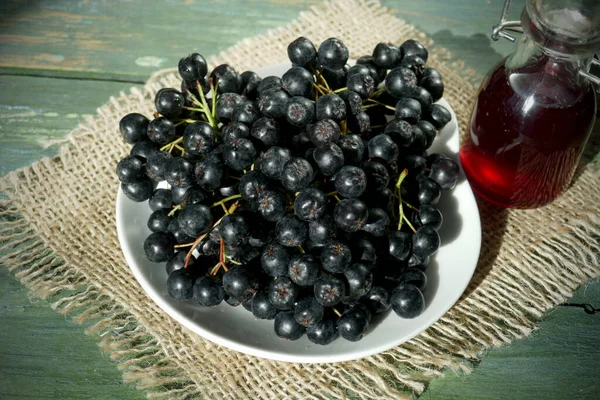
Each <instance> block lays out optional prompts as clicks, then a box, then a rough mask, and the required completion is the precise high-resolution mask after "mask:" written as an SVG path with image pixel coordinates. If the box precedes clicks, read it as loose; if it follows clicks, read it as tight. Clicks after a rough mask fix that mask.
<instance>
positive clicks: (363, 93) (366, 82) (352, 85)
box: [348, 74, 376, 99]
mask: <svg viewBox="0 0 600 400" xmlns="http://www.w3.org/2000/svg"><path fill="white" fill-rule="evenodd" d="M375 86H376V85H375V81H374V80H373V78H372V77H371V75H364V74H354V75H352V76H351V77H350V78H349V79H348V90H351V91H353V92H356V93H358V95H359V96H360V97H361V98H363V99H366V98H367V97H369V96H370V95H371V94H372V93H373V91H374V90H375Z"/></svg>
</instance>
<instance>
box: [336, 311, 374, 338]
mask: <svg viewBox="0 0 600 400" xmlns="http://www.w3.org/2000/svg"><path fill="white" fill-rule="evenodd" d="M368 328H369V318H368V316H367V315H366V313H365V312H364V311H363V310H362V309H361V308H358V307H353V308H351V309H349V310H347V311H345V312H344V314H342V316H341V317H340V319H338V321H337V330H338V333H339V334H340V336H341V337H343V338H344V339H346V340H349V341H351V342H358V341H359V340H361V339H362V338H363V337H364V336H365V335H366V334H367V329H368Z"/></svg>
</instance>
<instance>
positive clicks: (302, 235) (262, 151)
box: [117, 37, 458, 345]
mask: <svg viewBox="0 0 600 400" xmlns="http://www.w3.org/2000/svg"><path fill="white" fill-rule="evenodd" d="M287 52H288V56H289V59H290V61H291V63H292V67H291V68H290V69H289V70H288V71H287V72H285V73H284V74H283V76H281V77H277V76H267V77H260V76H258V75H257V74H256V73H254V72H252V71H245V72H242V73H238V72H237V71H235V70H234V69H233V68H232V67H231V66H229V65H226V64H223V65H219V66H218V67H216V68H215V69H213V70H212V71H211V72H210V73H209V70H208V67H207V63H206V61H205V59H204V58H203V57H202V56H201V55H200V54H197V53H194V54H191V55H189V56H187V57H185V58H182V59H181V60H180V61H179V73H180V75H181V77H182V82H181V87H180V88H179V90H177V89H173V88H165V89H162V90H160V91H159V92H158V93H157V94H156V98H155V106H156V113H155V114H154V118H153V119H152V120H149V119H148V118H146V117H145V116H143V115H141V114H138V113H132V114H128V115H126V116H124V117H123V118H122V119H121V121H120V124H119V129H120V132H121V135H122V137H123V139H124V140H125V141H126V142H128V143H130V144H132V145H133V147H132V148H131V152H130V155H129V156H127V157H125V158H123V159H122V160H121V161H120V162H119V163H118V165H117V175H118V177H119V180H120V181H121V188H122V191H123V193H124V194H125V195H126V196H127V197H128V198H130V199H131V200H133V201H137V202H142V201H146V200H148V203H149V206H150V208H151V210H152V214H151V215H150V217H149V219H148V228H149V229H150V231H152V233H151V234H150V235H149V236H148V238H147V239H146V240H145V242H144V251H145V253H146V257H147V258H148V260H150V261H152V262H156V263H166V270H167V273H168V280H167V282H166V287H167V289H168V292H169V294H170V295H171V296H172V297H173V298H175V299H178V300H182V301H185V300H189V299H194V300H195V301H196V302H197V303H198V305H199V306H202V307H212V306H216V305H218V304H220V303H221V302H223V301H225V302H227V303H228V304H230V305H231V306H238V305H242V306H243V307H244V308H246V309H247V310H248V311H250V312H251V313H252V314H253V315H254V316H255V317H256V318H258V319H267V320H274V329H275V332H276V334H277V335H278V336H279V337H281V338H284V339H287V340H296V339H298V338H300V337H301V336H303V335H304V334H306V335H307V337H308V339H309V340H310V341H311V342H313V343H317V344H320V345H327V344H329V343H331V342H332V341H333V340H336V339H337V338H338V337H339V336H341V337H342V338H344V339H347V340H350V341H358V340H360V339H361V338H362V337H363V336H364V335H365V334H366V333H367V331H368V327H369V322H370V320H371V316H372V315H374V314H379V313H383V312H386V311H387V310H389V309H390V308H391V309H393V311H394V312H395V313H396V314H397V315H398V316H400V317H402V318H414V317H416V316H418V315H419V314H421V313H422V312H423V310H424V309H425V300H424V296H423V291H425V290H426V287H427V275H426V274H425V271H426V270H427V266H428V264H429V260H430V257H431V256H432V255H433V254H434V253H435V252H436V251H437V250H438V247H439V245H440V237H439V235H438V233H437V230H438V229H439V228H440V226H441V224H442V215H441V213H440V211H439V210H438V209H437V208H436V205H437V204H438V202H439V201H440V197H441V194H442V192H443V191H447V190H451V189H453V188H454V186H455V184H456V181H457V177H458V165H457V164H456V163H455V162H454V161H453V160H451V159H449V158H446V157H444V156H441V155H439V154H428V153H427V149H428V148H429V147H430V146H431V144H432V142H433V140H434V139H435V137H436V135H437V133H438V131H439V130H440V129H442V128H443V127H444V126H445V125H446V124H447V123H448V122H449V121H450V118H451V115H450V112H449V111H448V110H447V109H446V108H444V107H443V106H442V105H440V104H438V103H436V102H437V100H439V99H440V98H441V97H442V95H443V92H444V84H443V82H442V77H441V75H440V73H439V72H438V71H437V70H436V69H434V68H429V67H427V64H426V63H427V58H428V52H427V49H426V48H425V47H423V46H422V45H421V44H420V43H419V42H417V41H415V40H408V41H406V42H404V43H402V44H401V45H400V46H396V45H394V44H391V43H379V44H378V45H377V46H376V47H375V48H374V50H373V53H372V54H371V55H367V56H364V57H361V58H359V59H358V60H357V62H356V64H355V65H353V66H352V67H350V66H349V65H348V57H349V52H348V49H347V48H346V46H345V45H344V43H342V42H341V41H340V40H338V39H336V38H330V39H327V40H325V41H324V42H323V43H321V45H320V46H319V47H318V48H316V47H315V46H314V44H313V43H312V42H311V41H310V40H309V39H307V38H305V37H300V38H298V39H296V40H294V41H293V42H292V43H290V44H289V46H288V49H287ZM163 181H166V183H167V184H168V186H167V187H168V188H156V187H157V184H158V183H159V182H163Z"/></svg>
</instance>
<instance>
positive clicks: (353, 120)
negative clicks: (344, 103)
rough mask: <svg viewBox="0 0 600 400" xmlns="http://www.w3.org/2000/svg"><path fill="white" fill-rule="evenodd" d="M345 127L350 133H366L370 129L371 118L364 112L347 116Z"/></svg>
mask: <svg viewBox="0 0 600 400" xmlns="http://www.w3.org/2000/svg"><path fill="white" fill-rule="evenodd" d="M346 122H347V125H348V129H349V130H350V132H354V133H356V134H359V133H367V132H368V131H369V130H370V129H371V118H370V117H369V114H367V112H366V111H361V112H359V113H357V114H352V115H350V116H348V119H347V121H346Z"/></svg>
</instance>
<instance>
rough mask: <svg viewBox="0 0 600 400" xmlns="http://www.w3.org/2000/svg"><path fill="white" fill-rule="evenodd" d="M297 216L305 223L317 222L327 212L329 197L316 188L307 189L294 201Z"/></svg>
mask: <svg viewBox="0 0 600 400" xmlns="http://www.w3.org/2000/svg"><path fill="white" fill-rule="evenodd" d="M294 210H295V211H296V216H297V217H298V218H300V219H301V220H303V221H307V222H310V221H316V220H318V219H321V218H322V217H323V216H324V215H325V213H326V212H327V197H326V196H325V193H323V192H322V191H320V190H319V189H316V188H307V189H304V190H303V191H302V192H300V193H299V194H298V196H296V199H295V200H294Z"/></svg>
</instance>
